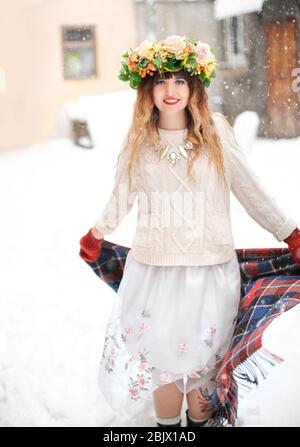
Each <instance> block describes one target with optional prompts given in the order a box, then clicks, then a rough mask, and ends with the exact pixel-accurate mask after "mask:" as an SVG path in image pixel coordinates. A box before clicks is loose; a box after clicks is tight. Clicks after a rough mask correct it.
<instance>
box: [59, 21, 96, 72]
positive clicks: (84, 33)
mask: <svg viewBox="0 0 300 447" xmlns="http://www.w3.org/2000/svg"><path fill="white" fill-rule="evenodd" d="M62 36H63V65H64V78H65V79H86V78H95V77H96V76H97V70H96V48H95V46H96V44H95V27H94V26H83V27H77V26H76V27H75V26H71V27H70V26H63V27H62Z"/></svg>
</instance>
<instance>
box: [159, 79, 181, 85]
mask: <svg viewBox="0 0 300 447" xmlns="http://www.w3.org/2000/svg"><path fill="white" fill-rule="evenodd" d="M161 82H164V81H156V84H160V83H161ZM176 82H181V83H182V84H184V81H182V80H181V79H177V80H176Z"/></svg>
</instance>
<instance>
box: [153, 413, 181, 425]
mask: <svg viewBox="0 0 300 447" xmlns="http://www.w3.org/2000/svg"><path fill="white" fill-rule="evenodd" d="M156 421H157V422H159V423H160V424H164V425H170V424H178V422H180V414H179V416H175V417H174V418H167V419H163V418H159V417H158V416H156Z"/></svg>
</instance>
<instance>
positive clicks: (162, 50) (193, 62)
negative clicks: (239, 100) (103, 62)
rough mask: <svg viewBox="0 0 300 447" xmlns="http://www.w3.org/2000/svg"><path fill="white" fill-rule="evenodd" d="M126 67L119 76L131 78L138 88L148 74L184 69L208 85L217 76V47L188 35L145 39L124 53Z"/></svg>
mask: <svg viewBox="0 0 300 447" xmlns="http://www.w3.org/2000/svg"><path fill="white" fill-rule="evenodd" d="M122 56H123V57H124V58H125V61H122V62H121V63H122V68H121V70H120V73H119V76H118V78H119V79H120V80H121V81H125V82H127V81H129V84H130V87H131V88H133V89H137V88H138V87H139V85H140V83H141V82H142V79H143V78H145V77H146V76H153V74H154V73H155V72H159V74H160V75H163V73H164V72H166V71H171V72H173V71H179V70H184V71H187V72H189V73H190V75H191V76H193V75H195V76H198V78H199V80H200V81H201V82H202V83H203V84H204V85H205V87H208V86H209V84H210V81H211V79H212V78H214V77H215V76H216V73H215V67H216V66H217V65H219V64H218V63H217V60H216V57H215V54H214V50H213V49H212V48H210V46H209V45H208V44H207V43H204V42H200V41H199V40H194V39H188V38H187V37H186V36H183V37H181V36H177V35H174V36H168V37H167V38H166V39H163V40H159V41H157V42H152V41H149V40H144V41H143V42H142V43H141V44H140V45H139V46H138V47H136V48H130V49H129V50H128V51H126V52H125V53H123V54H122Z"/></svg>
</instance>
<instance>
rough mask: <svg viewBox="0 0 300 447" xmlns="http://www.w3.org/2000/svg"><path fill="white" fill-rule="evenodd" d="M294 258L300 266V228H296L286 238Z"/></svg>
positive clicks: (285, 240)
mask: <svg viewBox="0 0 300 447" xmlns="http://www.w3.org/2000/svg"><path fill="white" fill-rule="evenodd" d="M284 242H286V243H287V244H288V246H289V250H290V253H291V255H292V258H293V259H294V261H295V262H296V264H298V265H299V266H300V230H299V228H296V229H295V230H294V231H293V232H292V233H291V234H290V235H289V237H287V238H286V239H284Z"/></svg>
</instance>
